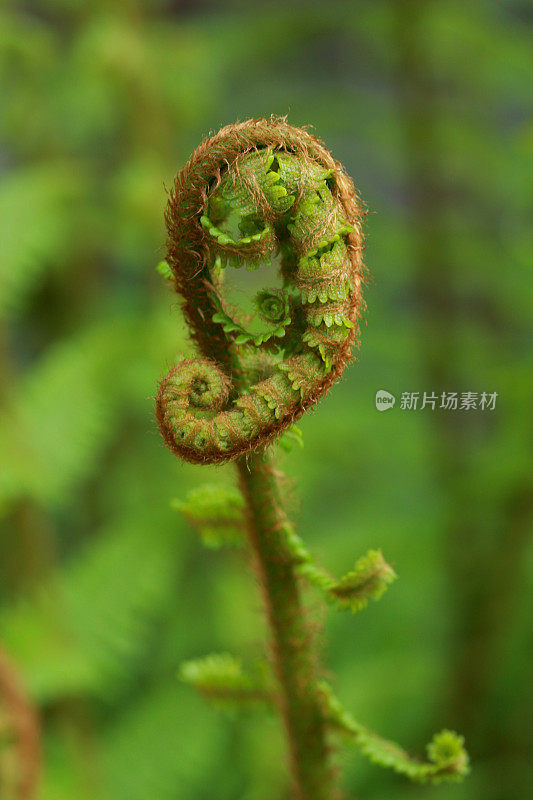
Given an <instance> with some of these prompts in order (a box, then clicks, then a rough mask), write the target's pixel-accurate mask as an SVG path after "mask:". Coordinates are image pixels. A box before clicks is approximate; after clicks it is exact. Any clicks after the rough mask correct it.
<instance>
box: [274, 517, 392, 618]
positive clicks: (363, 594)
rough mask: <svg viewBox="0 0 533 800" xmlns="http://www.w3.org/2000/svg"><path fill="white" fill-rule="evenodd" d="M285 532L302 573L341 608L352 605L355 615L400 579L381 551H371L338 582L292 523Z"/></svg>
mask: <svg viewBox="0 0 533 800" xmlns="http://www.w3.org/2000/svg"><path fill="white" fill-rule="evenodd" d="M285 535H286V537H287V543H288V545H289V548H290V550H291V553H292V556H293V558H294V561H295V563H296V569H297V571H298V572H299V574H300V575H302V576H303V577H305V578H307V580H308V581H309V582H310V583H312V584H313V586H316V587H317V588H318V589H320V590H321V591H322V592H324V595H325V596H326V599H327V600H328V601H329V602H334V603H337V605H338V607H339V608H349V609H350V610H351V611H352V612H353V613H354V614H355V613H356V612H357V611H360V610H361V609H363V608H365V607H366V606H367V605H368V601H369V600H379V599H380V597H381V596H382V595H383V593H384V592H385V590H386V589H387V587H388V586H389V585H390V584H391V583H392V582H393V581H395V580H396V577H397V576H396V573H395V572H394V570H393V569H392V567H391V566H390V565H389V564H387V562H386V561H385V559H384V558H383V555H382V553H381V550H369V552H368V553H367V554H366V555H365V556H362V558H360V559H359V560H358V561H357V562H356V564H355V566H354V568H353V570H351V571H350V572H348V573H347V575H345V576H344V577H343V578H341V579H340V580H338V581H337V580H335V578H333V577H332V576H331V575H330V574H329V573H328V572H327V571H326V570H325V569H323V568H322V567H320V566H318V565H317V564H316V563H315V562H314V561H313V557H312V556H311V554H310V553H309V552H308V550H307V549H306V547H305V545H304V543H303V541H302V539H300V537H299V536H298V535H297V533H296V532H295V530H294V528H293V527H292V525H290V524H287V525H285Z"/></svg>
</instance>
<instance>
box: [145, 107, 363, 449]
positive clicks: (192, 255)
mask: <svg viewBox="0 0 533 800" xmlns="http://www.w3.org/2000/svg"><path fill="white" fill-rule="evenodd" d="M361 216H362V211H361V206H360V204H359V202H358V200H357V196H356V193H355V189H354V186H353V183H352V181H351V180H350V178H348V176H347V175H346V173H345V172H344V169H343V168H342V166H341V165H340V164H339V163H338V162H337V161H335V159H333V157H332V156H331V155H330V154H329V152H328V151H327V150H326V149H325V147H324V146H323V145H322V144H321V143H320V142H319V140H318V139H316V138H315V137H314V136H312V135H311V134H309V133H307V132H306V131H304V130H301V129H298V128H294V127H292V126H290V125H288V124H287V122H286V121H285V120H284V119H272V120H249V121H248V122H244V123H241V124H239V125H230V126H228V127H226V128H223V129H222V130H221V131H220V132H219V133H217V134H216V135H215V136H213V137H211V138H210V139H208V140H207V141H206V142H204V143H202V144H201V145H200V147H199V148H198V149H197V150H196V151H195V152H194V153H193V155H192V157H191V158H190V160H189V161H188V163H187V164H186V165H185V167H184V168H183V169H182V171H181V172H180V173H179V174H178V176H177V177H176V181H175V184H174V187H173V189H172V192H171V195H170V200H169V204H168V208H167V215H166V217H167V225H168V230H169V240H168V255H167V262H168V264H169V266H170V269H171V270H172V274H173V276H174V282H175V286H176V289H177V291H178V292H179V293H180V294H181V296H182V297H183V301H184V302H183V309H184V313H185V317H186V320H187V322H188V324H189V326H190V328H191V333H192V337H193V338H194V339H195V340H196V343H197V345H198V348H199V350H200V351H201V353H202V354H203V356H204V358H203V359H198V360H184V361H182V362H180V363H179V364H178V365H177V366H176V367H174V368H173V369H172V370H171V371H170V372H169V374H168V375H167V376H166V377H165V378H164V379H163V381H162V382H161V385H160V387H159V392H158V396H157V419H158V422H159V426H160V429H161V432H162V434H163V436H164V439H165V442H166V443H167V445H168V446H169V447H170V449H171V450H173V451H174V452H175V453H176V454H177V455H179V456H180V457H182V458H184V459H186V460H187V461H192V462H208V463H213V462H220V461H227V460H231V459H234V458H236V457H237V456H239V455H242V454H243V453H246V452H249V451H251V450H253V449H255V448H257V447H258V446H260V445H264V444H266V443H267V442H269V441H270V440H271V439H272V438H274V437H276V436H278V435H279V434H280V433H281V432H282V431H283V430H285V429H286V428H288V427H289V426H290V425H291V423H292V422H294V421H295V420H296V419H298V417H300V416H301V415H302V414H303V413H304V411H305V410H306V409H307V408H309V407H310V406H311V405H313V404H314V403H316V402H317V400H318V399H319V398H320V397H321V396H322V395H323V394H324V392H325V391H326V390H327V389H328V388H329V387H330V386H331V385H332V383H333V382H334V381H335V379H336V378H337V377H338V376H339V375H340V374H341V372H342V370H343V368H344V365H345V363H346V360H347V358H348V357H349V352H350V348H351V346H352V345H353V343H354V340H355V336H356V330H357V320H358V317H359V313H360V309H361V304H362V300H361V280H362V258H361V254H362V234H361V227H360V221H361ZM274 260H277V261H278V263H279V273H280V277H281V282H282V286H281V288H271V287H268V286H267V287H264V288H263V289H261V290H260V291H259V292H258V293H257V294H256V296H255V298H254V308H255V313H254V315H252V318H250V317H246V316H244V315H243V314H242V313H239V311H238V310H237V311H236V310H235V309H234V308H233V307H232V306H231V304H230V303H229V301H228V298H227V297H225V292H224V288H225V282H226V281H225V273H226V272H227V271H228V270H233V269H240V268H245V269H247V270H257V269H259V270H261V268H262V267H263V266H266V265H268V264H271V263H272V262H273V261H274Z"/></svg>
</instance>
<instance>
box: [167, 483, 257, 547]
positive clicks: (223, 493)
mask: <svg viewBox="0 0 533 800" xmlns="http://www.w3.org/2000/svg"><path fill="white" fill-rule="evenodd" d="M171 505H172V508H175V509H176V511H180V512H181V513H182V514H183V516H184V518H185V519H186V520H187V522H188V523H189V525H190V526H191V527H192V528H193V529H194V530H195V531H196V532H197V533H198V535H199V536H200V538H201V540H202V542H203V544H204V545H205V546H206V547H209V548H212V549H215V550H218V549H220V548H221V547H242V545H243V543H244V539H243V532H244V525H245V520H244V501H243V499H242V495H241V493H240V492H239V491H238V490H237V489H234V488H233V487H226V486H215V485H213V486H212V485H205V486H200V487H199V488H198V489H193V490H192V491H190V492H189V494H188V495H187V498H186V499H185V500H184V501H182V500H173V501H172V504H171Z"/></svg>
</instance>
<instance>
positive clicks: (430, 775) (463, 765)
mask: <svg viewBox="0 0 533 800" xmlns="http://www.w3.org/2000/svg"><path fill="white" fill-rule="evenodd" d="M319 687H320V691H321V693H322V697H323V701H324V713H325V714H326V718H327V720H328V722H329V724H330V726H331V727H332V728H333V729H335V730H338V731H339V732H340V733H342V734H343V735H344V736H345V738H346V739H347V740H348V741H351V742H352V744H354V745H355V746H356V747H357V748H358V749H359V750H360V751H361V753H362V754H363V755H364V756H366V757H367V758H368V759H369V761H371V762H372V763H374V764H377V765H378V766H380V767H386V768H388V769H392V770H394V772H398V773H399V774H401V775H405V776H406V777H407V778H409V779H410V780H412V781H417V782H419V783H442V782H445V781H448V782H451V781H460V780H461V779H462V778H464V776H465V775H467V774H468V772H469V767H468V755H467V753H466V750H465V749H464V739H463V737H462V736H458V735H457V734H456V733H454V732H453V731H449V730H443V731H441V732H440V733H436V734H435V735H434V737H433V739H432V740H431V742H430V743H429V744H428V745H427V754H428V760H427V761H419V760H417V759H416V758H413V757H412V756H410V755H409V754H408V753H406V752H405V750H403V749H402V748H401V747H400V746H399V745H397V744H395V742H390V741H388V740H387V739H383V738H382V737H381V736H378V735H377V734H376V733H374V732H373V731H371V730H370V729H369V728H367V727H366V726H365V725H362V724H361V723H360V722H357V721H356V720H355V719H354V718H353V717H352V716H351V714H350V713H349V712H348V711H346V709H345V708H343V706H342V705H341V703H340V701H339V700H338V699H337V698H336V697H335V695H334V694H333V691H332V689H331V687H330V686H329V684H327V683H326V682H325V681H321V682H320V684H319Z"/></svg>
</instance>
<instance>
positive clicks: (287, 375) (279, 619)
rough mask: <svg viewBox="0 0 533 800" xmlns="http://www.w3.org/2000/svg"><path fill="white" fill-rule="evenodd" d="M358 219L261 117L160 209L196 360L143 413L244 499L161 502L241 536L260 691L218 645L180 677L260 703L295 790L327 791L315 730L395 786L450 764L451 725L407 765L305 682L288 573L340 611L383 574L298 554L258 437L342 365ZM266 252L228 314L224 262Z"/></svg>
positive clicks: (218, 145) (461, 760)
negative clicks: (261, 668)
mask: <svg viewBox="0 0 533 800" xmlns="http://www.w3.org/2000/svg"><path fill="white" fill-rule="evenodd" d="M361 216H362V212H361V207H360V205H359V202H358V200H357V195H356V192H355V189H354V187H353V183H352V181H351V180H350V178H348V176H347V175H346V173H345V172H344V170H343V168H342V167H341V165H340V164H339V163H338V162H336V161H335V160H334V159H333V157H332V156H331V155H330V154H329V152H328V151H327V150H326V149H325V147H324V146H323V145H322V143H321V142H319V141H318V140H317V139H316V138H315V137H313V136H311V135H310V134H309V133H307V132H306V131H304V130H301V129H298V128H294V127H292V126H290V125H288V124H287V122H286V121H285V120H284V119H279V118H272V119H270V120H249V121H247V122H244V123H240V124H237V125H229V126H227V127H226V128H223V129H221V130H220V131H219V133H217V134H215V135H214V136H212V137H211V138H209V139H207V140H205V141H204V142H203V143H202V144H201V145H200V147H199V148H198V149H197V150H196V151H195V152H194V154H193V155H192V157H191V159H190V160H189V162H188V163H187V164H186V165H185V167H184V168H183V169H182V171H181V172H180V173H179V174H178V175H177V177H176V180H175V183H174V187H173V189H172V191H171V193H170V198H169V203H168V206H167V212H166V221H167V228H168V233H169V239H168V253H167V262H166V263H164V264H163V266H161V267H160V271H161V272H162V274H165V275H166V277H170V279H171V280H172V281H173V282H174V284H175V288H176V290H177V291H178V293H179V294H180V295H181V297H182V299H183V311H184V315H185V319H186V321H187V323H188V324H189V326H190V329H191V335H192V337H193V339H194V341H195V343H196V346H197V347H198V349H199V351H200V353H201V356H202V357H201V358H199V359H184V360H182V361H180V362H179V363H178V364H177V365H176V366H175V367H174V368H173V369H171V370H170V372H169V373H168V374H167V375H166V377H165V378H163V380H162V381H161V383H160V386H159V390H158V393H157V399H156V415H157V420H158V423H159V427H160V430H161V433H162V435H163V438H164V440H165V443H166V444H167V446H168V447H169V448H170V450H172V452H174V453H175V454H176V455H178V456H179V457H180V458H182V459H184V460H186V461H190V462H193V463H220V462H224V461H230V460H235V461H236V467H237V473H238V477H239V482H240V487H241V491H242V498H243V501H244V502H241V500H240V499H239V497H238V496H237V497H236V496H235V494H234V493H230V494H227V495H225V494H224V493H223V492H222V493H221V492H219V491H218V490H217V489H213V488H212V487H210V488H209V489H206V490H203V491H200V492H196V493H194V494H193V495H191V496H190V497H189V498H188V500H187V501H186V502H185V503H183V502H181V503H176V507H177V508H178V509H179V510H181V511H182V513H183V514H184V516H185V518H186V519H187V520H188V522H189V523H190V524H191V525H192V526H193V527H194V528H196V529H197V530H198V532H199V534H200V535H201V537H202V539H203V541H204V543H205V544H206V545H207V546H211V547H220V546H223V545H227V544H229V545H232V546H233V545H235V544H240V543H241V542H242V540H243V539H247V541H248V544H249V547H250V550H251V552H252V556H253V559H254V564H255V569H256V574H257V577H258V579H259V583H260V586H261V590H262V595H263V602H264V607H265V611H266V615H267V618H268V622H269V627H270V632H271V647H270V655H271V663H272V668H273V672H274V674H275V677H276V678H277V688H274V689H273V690H272V691H271V690H270V689H265V687H264V685H261V683H259V684H257V682H254V681H253V680H252V679H251V678H249V677H248V676H246V674H245V673H243V672H242V669H241V666H240V662H239V661H238V660H234V659H232V658H231V657H229V656H228V655H227V654H224V655H223V656H209V657H208V658H207V659H205V660H203V661H202V660H200V661H198V660H196V661H193V662H189V663H188V664H186V665H184V668H183V669H182V672H181V676H182V678H183V680H186V681H187V682H189V683H191V684H192V685H193V686H195V687H196V688H197V690H198V691H199V692H200V693H201V694H202V695H203V696H204V697H209V698H211V699H213V700H215V702H217V703H219V704H220V703H222V704H224V703H228V702H249V701H250V700H254V701H257V700H258V699H259V700H262V701H265V700H267V701H273V702H275V703H277V705H278V707H279V709H280V711H281V714H282V717H283V720H284V723H285V730H286V733H287V743H288V748H289V754H290V766H291V775H292V785H293V795H294V798H295V800H331V798H332V796H333V794H334V792H335V788H334V773H333V770H332V769H331V765H330V758H329V751H330V746H329V743H328V736H329V732H330V731H332V732H333V731H339V732H341V733H342V734H343V735H345V736H346V737H348V738H349V739H350V741H351V742H352V743H353V744H355V745H356V746H357V747H358V748H359V749H360V751H361V752H362V753H363V754H364V755H366V756H367V757H368V758H370V759H371V760H373V761H374V762H375V763H377V764H379V765H381V766H386V767H389V768H392V769H394V770H396V771H397V772H399V773H402V774H404V775H407V776H408V777H410V778H411V779H413V780H419V781H434V782H437V781H440V780H454V779H458V778H460V777H462V776H463V775H464V774H465V773H466V771H467V768H468V759H467V756H466V753H465V751H464V748H463V745H462V739H461V738H460V737H457V736H456V735H455V734H453V733H452V732H449V731H444V732H442V734H439V735H438V736H437V737H436V738H435V739H434V740H433V742H432V743H431V745H430V746H429V748H428V755H429V759H430V760H429V762H418V761H417V760H416V759H413V758H411V757H410V756H408V755H407V754H406V753H405V751H403V750H402V749H401V748H399V747H398V746H397V745H394V743H392V742H388V741H387V740H385V739H382V738H381V737H379V736H377V735H376V734H374V733H372V732H371V731H370V730H369V729H368V728H366V727H365V726H363V725H361V724H360V723H358V722H356V721H355V720H354V719H353V718H352V717H351V716H350V714H349V713H348V712H347V711H345V710H344V709H343V707H342V706H341V704H340V702H339V701H338V700H337V698H336V697H335V696H334V695H333V693H332V691H331V689H330V688H329V686H328V685H327V684H325V683H324V682H323V681H321V680H320V674H319V671H318V668H317V659H316V654H315V652H314V649H315V648H314V642H313V635H312V628H311V626H310V625H309V624H308V622H307V619H306V615H305V613H304V608H303V603H302V598H301V592H300V585H299V581H300V580H302V579H303V580H307V581H308V583H310V584H312V585H313V586H314V587H315V588H317V589H319V590H320V591H322V592H323V594H324V596H325V597H326V599H327V600H329V601H331V602H334V603H335V604H337V606H338V607H340V608H347V609H350V610H351V611H352V612H354V613H355V612H357V611H359V610H360V609H363V608H364V607H365V606H366V605H367V603H368V600H370V599H373V600H377V599H379V597H381V595H382V594H383V593H384V591H385V590H386V589H387V587H388V585H390V583H392V582H393V580H394V579H395V577H396V576H395V574H394V572H393V570H392V569H391V567H390V566H389V565H388V564H387V563H386V562H385V560H384V559H383V556H382V555H381V552H380V551H370V552H369V553H368V554H367V555H366V556H364V557H363V558H361V559H359V560H358V561H357V562H356V564H355V567H354V568H353V570H351V571H350V572H349V573H348V574H347V575H345V576H344V577H343V578H342V579H341V580H339V581H337V580H335V579H334V578H333V577H332V576H330V575H329V574H328V573H327V572H326V571H325V570H324V569H322V568H321V567H320V566H318V565H317V564H315V562H314V560H313V558H312V556H311V554H310V553H308V551H307V550H306V548H305V546H304V543H303V541H302V540H301V539H300V538H299V537H298V535H297V534H296V531H295V530H294V527H293V526H292V524H291V522H290V520H289V519H288V517H287V514H286V512H285V508H284V503H283V497H282V490H281V485H280V473H279V472H278V470H277V469H276V468H275V466H274V462H273V458H272V452H271V449H269V448H266V445H268V444H270V443H271V442H272V441H273V440H274V439H275V437H278V436H279V435H280V434H281V433H283V432H284V431H286V430H287V429H289V430H290V429H291V425H292V423H293V422H294V421H295V420H296V419H298V418H299V417H300V416H301V415H302V414H303V413H304V412H305V410H306V409H308V408H309V407H310V406H312V405H313V404H314V403H316V402H317V401H318V400H319V399H320V397H321V396H322V395H323V394H324V392H326V391H327V389H328V388H329V387H330V386H331V385H332V383H333V382H334V381H335V380H336V379H337V378H338V377H339V376H340V374H341V373H342V370H343V368H344V365H345V363H346V361H347V359H348V358H349V355H350V349H351V347H352V346H353V344H354V342H355V339H356V332H357V320H358V316H359V312H360V309H361V306H362V298H361V281H362V244H363V240H362V232H361ZM273 263H277V267H278V272H279V277H280V278H281V283H282V285H281V287H270V286H267V287H265V288H263V289H261V290H260V291H258V292H257V293H256V295H255V297H254V300H253V308H252V313H249V314H245V313H243V311H242V309H241V310H239V309H238V308H235V306H234V304H233V303H232V301H231V296H230V294H229V292H228V291H227V289H228V281H227V275H228V273H229V272H231V271H232V270H233V269H240V268H243V267H245V268H246V269H247V270H250V271H255V270H260V271H261V270H263V269H264V270H265V273H266V271H267V268H268V266H269V265H270V266H272V264H273ZM167 273H168V274H167ZM258 274H260V273H258Z"/></svg>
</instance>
